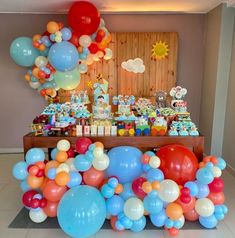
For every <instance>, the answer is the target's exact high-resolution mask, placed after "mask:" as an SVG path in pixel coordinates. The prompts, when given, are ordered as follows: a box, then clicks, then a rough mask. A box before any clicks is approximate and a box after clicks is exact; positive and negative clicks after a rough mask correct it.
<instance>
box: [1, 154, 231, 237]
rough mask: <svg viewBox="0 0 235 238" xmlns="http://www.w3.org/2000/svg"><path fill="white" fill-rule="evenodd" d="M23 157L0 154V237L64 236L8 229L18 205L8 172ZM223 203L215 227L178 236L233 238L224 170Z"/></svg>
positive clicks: (153, 234)
mask: <svg viewBox="0 0 235 238" xmlns="http://www.w3.org/2000/svg"><path fill="white" fill-rule="evenodd" d="M22 158H23V155H22V154H8V155H4V154H0V238H15V237H16V238H44V237H45V238H54V237H56V238H65V237H68V236H66V235H65V234H64V233H63V232H62V231H61V230H59V229H45V230H43V229H40V230H37V229H8V225H9V224H10V222H11V221H12V220H13V219H14V217H15V216H16V214H17V213H18V212H19V210H20V209H21V208H22V205H21V195H22V192H21V191H20V188H19V183H18V181H16V180H15V179H14V178H12V176H11V168H12V166H13V164H14V163H16V162H17V161H19V160H21V159H22ZM223 179H224V182H225V194H226V204H227V205H228V207H229V213H228V214H227V216H226V218H225V220H224V221H223V222H220V223H219V226H218V229H216V230H181V231H180V234H179V235H178V236H177V237H178V238H209V237H213V238H235V186H234V184H235V178H234V177H233V176H232V175H230V174H229V173H228V172H226V171H225V172H224V174H223ZM94 237H95V238H110V237H112V238H140V237H144V238H156V237H157V238H166V237H169V235H168V234H167V233H166V232H165V231H159V230H158V231H152V230H149V231H146V230H145V231H143V232H141V233H132V232H129V231H126V232H122V233H115V232H113V231H111V230H103V231H100V232H98V233H97V234H96V235H95V236H93V237H92V238H94Z"/></svg>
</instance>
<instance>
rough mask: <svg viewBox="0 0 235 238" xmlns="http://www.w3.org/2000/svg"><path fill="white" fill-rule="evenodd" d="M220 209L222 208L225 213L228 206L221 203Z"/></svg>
mask: <svg viewBox="0 0 235 238" xmlns="http://www.w3.org/2000/svg"><path fill="white" fill-rule="evenodd" d="M221 207H222V209H223V213H224V214H227V213H228V207H227V206H226V205H224V204H223V205H221Z"/></svg>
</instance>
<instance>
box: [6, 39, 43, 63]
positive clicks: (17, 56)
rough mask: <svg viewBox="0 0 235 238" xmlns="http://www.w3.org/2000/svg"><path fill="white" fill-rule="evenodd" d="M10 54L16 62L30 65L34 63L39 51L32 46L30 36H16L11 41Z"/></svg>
mask: <svg viewBox="0 0 235 238" xmlns="http://www.w3.org/2000/svg"><path fill="white" fill-rule="evenodd" d="M10 55H11V58H12V59H13V60H14V61H15V63H16V64H18V65H20V66H24V67H30V66H33V65H34V61H35V59H36V58H37V57H38V56H39V55H40V53H39V51H38V50H37V49H35V48H34V47H33V43H32V39H31V38H29V37H18V38H16V39H15V40H14V41H13V42H12V43H11V46H10Z"/></svg>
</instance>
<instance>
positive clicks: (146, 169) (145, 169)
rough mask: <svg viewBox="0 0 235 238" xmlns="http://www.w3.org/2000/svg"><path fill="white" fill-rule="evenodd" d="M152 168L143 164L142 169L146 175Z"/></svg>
mask: <svg viewBox="0 0 235 238" xmlns="http://www.w3.org/2000/svg"><path fill="white" fill-rule="evenodd" d="M151 168H152V167H151V166H150V165H149V164H143V165H142V169H143V171H144V172H145V173H147V172H148V171H149V170H150V169H151Z"/></svg>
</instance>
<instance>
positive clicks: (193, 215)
mask: <svg viewBox="0 0 235 238" xmlns="http://www.w3.org/2000/svg"><path fill="white" fill-rule="evenodd" d="M184 217H185V219H186V220H188V221H196V220H198V218H199V215H198V213H197V212H196V210H195V209H192V210H190V211H188V212H186V213H184Z"/></svg>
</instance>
